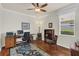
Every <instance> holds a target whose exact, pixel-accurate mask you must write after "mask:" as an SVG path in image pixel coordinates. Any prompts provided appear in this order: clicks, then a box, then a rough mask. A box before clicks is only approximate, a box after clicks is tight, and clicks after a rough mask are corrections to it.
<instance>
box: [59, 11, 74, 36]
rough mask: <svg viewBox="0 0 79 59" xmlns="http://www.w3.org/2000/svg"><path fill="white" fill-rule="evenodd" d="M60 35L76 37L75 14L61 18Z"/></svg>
mask: <svg viewBox="0 0 79 59" xmlns="http://www.w3.org/2000/svg"><path fill="white" fill-rule="evenodd" d="M59 33H60V35H72V36H74V35H75V12H71V13H66V14H63V15H61V16H59Z"/></svg>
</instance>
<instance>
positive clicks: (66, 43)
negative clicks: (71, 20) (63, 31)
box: [43, 4, 79, 48]
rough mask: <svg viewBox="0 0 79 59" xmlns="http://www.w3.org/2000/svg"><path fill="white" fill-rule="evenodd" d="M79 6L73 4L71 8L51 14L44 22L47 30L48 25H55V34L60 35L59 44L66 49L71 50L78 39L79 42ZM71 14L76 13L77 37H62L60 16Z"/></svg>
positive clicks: (67, 7) (64, 8)
mask: <svg viewBox="0 0 79 59" xmlns="http://www.w3.org/2000/svg"><path fill="white" fill-rule="evenodd" d="M78 6H79V4H71V5H69V6H66V7H63V8H61V9H58V10H56V11H54V12H50V13H49V14H48V16H46V17H44V18H43V20H46V21H45V24H46V25H45V28H47V27H48V26H47V25H48V23H49V22H52V23H53V28H54V29H55V34H57V35H58V40H57V44H58V45H60V46H63V47H66V48H70V46H71V45H72V44H73V43H74V42H75V41H76V40H77V39H78V40H79V36H78V34H79V28H78V25H79V23H78V22H79V16H78V15H79V13H78V12H79V9H78ZM69 12H75V37H74V36H62V35H59V17H58V16H59V15H62V14H65V13H69Z"/></svg>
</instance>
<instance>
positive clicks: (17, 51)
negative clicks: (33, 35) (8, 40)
mask: <svg viewBox="0 0 79 59" xmlns="http://www.w3.org/2000/svg"><path fill="white" fill-rule="evenodd" d="M28 46H29V45H28ZM28 46H17V47H15V48H11V49H10V56H49V55H48V54H47V53H46V52H44V51H43V50H41V49H39V48H37V47H36V46H35V45H34V44H30V46H29V47H28ZM27 47H28V48H27Z"/></svg>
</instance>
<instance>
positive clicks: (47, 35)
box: [44, 29, 54, 41]
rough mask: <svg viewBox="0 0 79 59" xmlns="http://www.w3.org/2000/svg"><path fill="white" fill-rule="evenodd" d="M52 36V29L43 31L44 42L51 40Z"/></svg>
mask: <svg viewBox="0 0 79 59" xmlns="http://www.w3.org/2000/svg"><path fill="white" fill-rule="evenodd" d="M53 35H54V29H45V30H44V39H45V41H46V39H49V40H52V38H53Z"/></svg>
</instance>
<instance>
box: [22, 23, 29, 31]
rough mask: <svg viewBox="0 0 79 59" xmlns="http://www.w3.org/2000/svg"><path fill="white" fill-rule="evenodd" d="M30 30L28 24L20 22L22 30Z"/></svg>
mask: <svg viewBox="0 0 79 59" xmlns="http://www.w3.org/2000/svg"><path fill="white" fill-rule="evenodd" d="M29 29H30V23H25V22H22V30H29Z"/></svg>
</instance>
